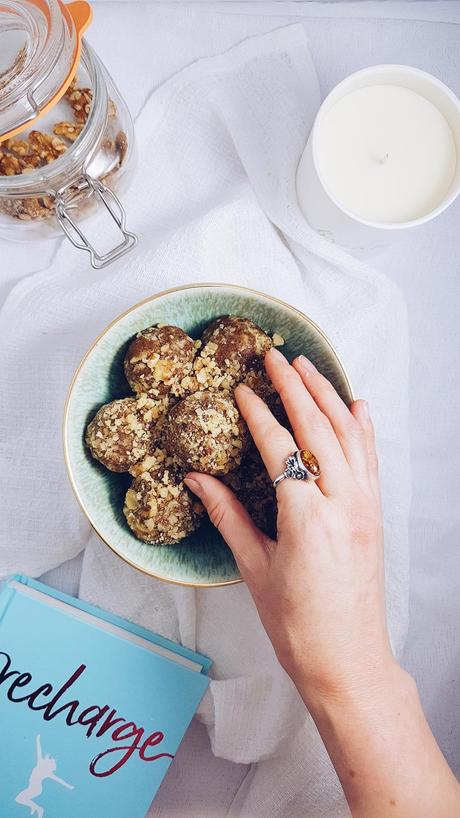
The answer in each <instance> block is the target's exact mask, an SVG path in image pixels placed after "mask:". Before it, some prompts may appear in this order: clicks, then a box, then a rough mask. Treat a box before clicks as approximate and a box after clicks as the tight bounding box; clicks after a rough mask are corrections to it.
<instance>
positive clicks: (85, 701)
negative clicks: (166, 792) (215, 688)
mask: <svg viewBox="0 0 460 818" xmlns="http://www.w3.org/2000/svg"><path fill="white" fill-rule="evenodd" d="M210 666H211V662H210V660H209V659H207V658H206V657H205V656H202V655H200V654H198V653H195V652H194V651H191V650H188V649H187V648H184V647H181V646H180V645H176V644H175V643H174V642H171V641H170V640H168V639H164V638H163V637H161V636H158V635H156V634H153V633H151V632H150V631H147V630H145V629H143V628H140V627H137V626H136V625H133V624H132V623H130V622H127V621H126V620H123V619H120V618H119V617H116V616H113V615H111V614H108V613H106V612H104V611H102V610H100V609H99V608H96V607H94V606H91V605H88V604H86V603H85V602H82V601H81V600H78V599H74V598H73V597H70V596H67V595H66V594H62V593H60V592H59V591H55V590H54V589H52V588H49V587H47V586H46V585H43V584H42V583H40V582H36V581H35V580H31V579H29V578H27V577H22V576H15V577H12V578H11V579H9V580H8V581H7V582H6V583H5V584H4V586H3V588H2V590H1V592H0V731H1V732H0V816H1V818H27V816H29V815H32V816H34V815H35V816H37V818H101V816H105V815H107V816H108V815H110V818H144V816H145V814H146V813H147V811H148V809H149V807H150V804H151V801H152V799H153V797H154V796H155V793H156V791H157V789H158V787H159V786H160V784H161V781H162V779H163V777H164V775H165V773H166V771H167V769H168V767H169V765H170V764H171V761H172V759H173V758H174V755H175V753H176V751H177V748H178V747H179V744H180V742H181V740H182V738H183V736H184V733H185V731H186V729H187V727H188V725H189V723H190V721H191V719H192V717H193V715H194V713H195V711H196V709H197V707H198V705H199V703H200V700H201V699H202V697H203V695H204V693H205V691H206V688H207V686H208V684H209V678H208V671H209V669H210Z"/></svg>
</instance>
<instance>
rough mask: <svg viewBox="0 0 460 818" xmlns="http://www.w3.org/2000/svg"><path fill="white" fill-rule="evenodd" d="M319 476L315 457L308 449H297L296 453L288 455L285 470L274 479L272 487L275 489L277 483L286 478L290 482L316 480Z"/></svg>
mask: <svg viewBox="0 0 460 818" xmlns="http://www.w3.org/2000/svg"><path fill="white" fill-rule="evenodd" d="M320 476H321V472H320V468H319V463H318V461H317V459H316V457H315V455H314V454H313V453H312V452H309V451H308V449H297V451H295V452H293V453H292V454H290V455H289V457H288V459H287V460H286V468H285V470H284V471H283V473H282V474H280V475H278V477H276V478H275V479H274V481H273V486H274V488H275V489H276V487H277V485H278V483H281V481H282V480H287V479H288V478H291V479H292V480H318V477H320Z"/></svg>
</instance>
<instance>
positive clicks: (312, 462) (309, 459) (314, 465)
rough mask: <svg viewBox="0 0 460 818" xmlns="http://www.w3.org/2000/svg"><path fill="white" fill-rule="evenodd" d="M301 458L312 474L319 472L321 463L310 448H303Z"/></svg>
mask: <svg viewBox="0 0 460 818" xmlns="http://www.w3.org/2000/svg"><path fill="white" fill-rule="evenodd" d="M300 458H301V460H302V463H303V464H304V466H305V468H306V469H308V471H309V472H311V474H314V475H316V474H319V463H318V461H317V459H316V457H315V455H314V454H313V453H312V452H309V451H308V449H301V450H300Z"/></svg>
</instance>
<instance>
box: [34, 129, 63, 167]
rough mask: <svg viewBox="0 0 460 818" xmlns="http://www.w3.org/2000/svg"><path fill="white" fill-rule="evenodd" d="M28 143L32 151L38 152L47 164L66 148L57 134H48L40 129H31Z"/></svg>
mask: <svg viewBox="0 0 460 818" xmlns="http://www.w3.org/2000/svg"><path fill="white" fill-rule="evenodd" d="M29 143H30V147H31V150H32V152H33V153H36V154H38V156H39V157H40V159H42V160H44V161H45V162H46V163H47V164H48V165H49V164H50V162H54V160H55V159H58V157H59V156H61V154H63V153H65V151H66V150H67V145H66V144H65V142H63V141H62V139H59V137H58V136H50V134H47V133H42V132H41V131H31V132H30V134H29Z"/></svg>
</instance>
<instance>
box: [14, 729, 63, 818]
mask: <svg viewBox="0 0 460 818" xmlns="http://www.w3.org/2000/svg"><path fill="white" fill-rule="evenodd" d="M35 744H36V748H37V763H36V765H35V767H34V768H33V770H32V772H31V774H30V778H29V785H28V787H27V788H26V789H25V790H23V791H22V792H20V793H19V795H17V796H16V803H17V804H22V805H23V806H24V807H30V814H31V815H37V817H38V818H43V816H44V814H45V810H44V809H43V807H40V806H39V804H36V803H35V801H34V800H33V799H34V798H36V797H37V795H41V794H42V792H43V782H44V781H45V780H46V779H47V778H49V779H50V781H55V782H56V784H61V785H62V786H63V787H67V789H68V790H73V786H72V785H71V784H67V782H66V781H63V780H62V778H59V777H58V776H57V775H55V771H56V767H57V763H56V759H55V758H51V756H50V755H49V754H48V753H47V754H46V755H45V756H44V755H43V753H42V748H41V744H40V736H37V738H36V740H35Z"/></svg>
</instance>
